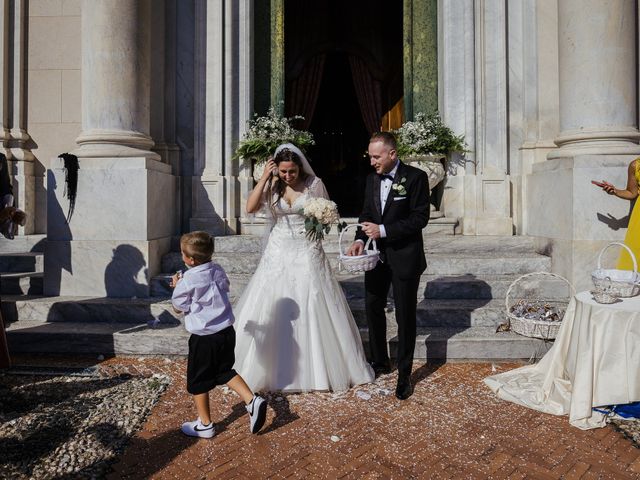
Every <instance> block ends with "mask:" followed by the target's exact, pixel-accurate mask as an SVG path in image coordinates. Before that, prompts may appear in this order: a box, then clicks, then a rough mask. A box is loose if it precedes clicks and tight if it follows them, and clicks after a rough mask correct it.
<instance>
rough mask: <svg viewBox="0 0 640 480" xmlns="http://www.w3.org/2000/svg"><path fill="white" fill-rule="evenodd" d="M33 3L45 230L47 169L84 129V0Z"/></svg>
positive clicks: (32, 73)
mask: <svg viewBox="0 0 640 480" xmlns="http://www.w3.org/2000/svg"><path fill="white" fill-rule="evenodd" d="M28 5H29V8H28V39H27V45H28V54H27V67H28V69H27V99H28V100H27V105H28V110H27V131H28V133H29V135H30V136H31V139H32V140H33V145H32V150H31V151H32V152H33V154H34V155H35V157H36V165H35V176H36V178H35V192H36V212H35V221H36V224H35V231H36V232H37V233H45V231H46V192H45V188H46V185H45V184H46V180H45V174H44V172H45V171H46V169H47V168H49V166H50V164H51V161H52V159H55V158H56V157H57V155H59V154H60V153H63V152H68V151H70V150H73V149H74V148H76V142H75V139H76V138H77V137H78V134H79V133H80V131H81V130H82V126H81V86H80V45H81V41H80V5H81V2H80V0H31V1H30V2H28ZM56 161H57V160H56ZM52 166H53V165H52Z"/></svg>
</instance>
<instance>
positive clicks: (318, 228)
mask: <svg viewBox="0 0 640 480" xmlns="http://www.w3.org/2000/svg"><path fill="white" fill-rule="evenodd" d="M302 214H303V215H304V216H305V217H306V218H305V219H304V230H305V232H306V235H307V238H309V239H310V240H323V239H324V234H325V233H329V231H330V230H331V225H333V224H334V223H338V221H339V220H340V215H338V206H337V205H336V204H335V202H332V201H331V200H327V199H326V198H312V199H310V200H309V201H307V203H305V205H304V209H303V211H302Z"/></svg>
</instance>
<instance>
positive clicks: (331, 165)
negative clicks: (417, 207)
mask: <svg viewBox="0 0 640 480" xmlns="http://www.w3.org/2000/svg"><path fill="white" fill-rule="evenodd" d="M402 13H403V12H402V2H389V1H385V0H369V1H366V2H365V1H350V2H344V1H340V0H316V1H313V2H299V1H287V2H285V18H286V22H285V35H284V38H285V55H284V57H285V112H286V114H287V116H292V115H302V116H304V117H305V120H304V121H303V122H302V124H301V125H300V126H301V127H303V128H306V129H309V130H310V131H311V132H312V133H313V134H314V137H315V139H316V146H315V147H314V148H313V149H312V150H311V151H310V152H309V153H310V157H311V160H312V166H313V168H314V170H315V171H316V173H317V174H318V175H319V176H320V177H321V178H323V180H324V182H325V184H326V185H327V189H328V190H329V193H330V195H331V197H332V199H333V200H335V201H336V203H337V204H338V207H339V209H340V213H341V215H342V216H356V215H357V214H358V213H359V212H360V209H361V207H362V200H363V198H364V179H365V177H366V175H367V174H368V173H369V172H370V171H371V167H370V166H369V161H368V158H367V157H366V155H365V152H366V148H367V143H368V138H369V136H370V134H371V133H373V132H374V131H377V130H379V129H380V127H381V125H382V121H383V117H385V115H387V114H388V112H389V111H391V110H392V109H394V106H397V105H401V104H402V92H403V43H402V32H403V16H402Z"/></svg>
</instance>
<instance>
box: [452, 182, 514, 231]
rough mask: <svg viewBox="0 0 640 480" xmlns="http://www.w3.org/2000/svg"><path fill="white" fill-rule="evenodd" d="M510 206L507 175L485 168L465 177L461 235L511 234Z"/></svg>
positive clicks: (509, 189) (509, 187) (509, 183)
mask: <svg viewBox="0 0 640 480" xmlns="http://www.w3.org/2000/svg"><path fill="white" fill-rule="evenodd" d="M510 208H511V179H510V177H509V175H505V174H504V173H502V172H497V171H495V172H491V171H487V172H484V173H482V174H481V175H465V176H464V216H463V217H462V233H463V235H513V219H512V218H511V215H510V214H509V212H510ZM448 214H449V213H448V211H447V215H448Z"/></svg>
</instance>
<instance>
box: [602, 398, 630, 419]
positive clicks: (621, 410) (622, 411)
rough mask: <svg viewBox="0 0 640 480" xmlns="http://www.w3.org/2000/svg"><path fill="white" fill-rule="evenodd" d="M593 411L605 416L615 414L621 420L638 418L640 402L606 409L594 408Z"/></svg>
mask: <svg viewBox="0 0 640 480" xmlns="http://www.w3.org/2000/svg"><path fill="white" fill-rule="evenodd" d="M593 410H594V411H596V412H600V413H603V414H605V415H609V414H612V413H615V414H616V415H619V416H621V417H623V418H640V402H633V403H624V404H622V405H609V406H608V407H602V408H594V409H593Z"/></svg>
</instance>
